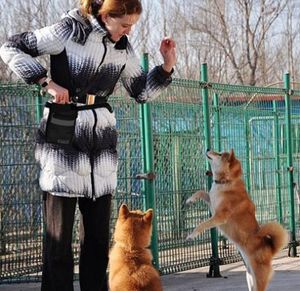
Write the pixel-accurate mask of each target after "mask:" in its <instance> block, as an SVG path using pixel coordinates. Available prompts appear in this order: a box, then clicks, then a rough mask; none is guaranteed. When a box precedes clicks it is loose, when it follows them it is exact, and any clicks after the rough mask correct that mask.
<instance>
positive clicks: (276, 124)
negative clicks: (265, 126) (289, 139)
mask: <svg viewBox="0 0 300 291" xmlns="http://www.w3.org/2000/svg"><path fill="white" fill-rule="evenodd" d="M272 103H273V113H274V142H273V144H274V155H275V165H276V174H275V189H276V200H277V203H276V205H277V219H278V220H279V223H283V221H282V198H281V177H280V151H279V148H280V146H279V136H280V133H279V130H280V129H279V117H278V112H277V104H276V101H275V100H273V102H272Z"/></svg>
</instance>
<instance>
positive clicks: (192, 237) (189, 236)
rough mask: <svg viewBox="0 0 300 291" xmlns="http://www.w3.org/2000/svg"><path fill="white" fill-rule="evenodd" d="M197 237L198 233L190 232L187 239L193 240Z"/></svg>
mask: <svg viewBox="0 0 300 291" xmlns="http://www.w3.org/2000/svg"><path fill="white" fill-rule="evenodd" d="M195 237H196V235H195V234H194V233H193V232H192V233H191V234H189V235H188V236H187V237H186V239H185V240H186V241H192V240H193V239H194V238H195Z"/></svg>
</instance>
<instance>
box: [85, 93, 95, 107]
mask: <svg viewBox="0 0 300 291" xmlns="http://www.w3.org/2000/svg"><path fill="white" fill-rule="evenodd" d="M95 97H96V95H93V94H87V95H86V104H87V105H93V104H94V103H95V99H96V98H95Z"/></svg>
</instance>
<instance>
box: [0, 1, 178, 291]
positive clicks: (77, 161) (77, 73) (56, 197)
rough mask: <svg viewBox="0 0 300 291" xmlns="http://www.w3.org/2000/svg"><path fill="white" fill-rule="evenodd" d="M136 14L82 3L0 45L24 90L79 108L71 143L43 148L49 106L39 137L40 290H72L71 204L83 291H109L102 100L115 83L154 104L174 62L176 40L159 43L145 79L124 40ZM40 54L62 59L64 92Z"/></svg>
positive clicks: (112, 132)
mask: <svg viewBox="0 0 300 291" xmlns="http://www.w3.org/2000/svg"><path fill="white" fill-rule="evenodd" d="M141 12H142V6H141V3H140V1H139V0H105V1H95V0H94V1H86V0H82V1H81V6H80V9H74V10H71V11H69V12H68V13H67V14H66V15H65V16H64V17H63V18H62V19H61V20H60V21H59V22H58V23H56V24H54V25H52V26H49V27H45V28H42V29H39V30H36V31H34V32H26V33H22V34H19V35H15V36H13V37H11V38H10V39H9V40H8V42H6V43H5V44H4V45H3V46H2V47H1V51H0V53H1V57H2V59H3V60H4V62H5V63H7V64H8V65H9V67H10V68H11V69H12V70H13V71H14V72H15V73H16V74H17V75H18V76H19V77H21V78H22V79H23V80H25V81H26V82H27V83H28V84H36V83H38V84H41V85H42V87H43V90H44V91H46V92H48V93H49V94H50V95H52V96H53V102H54V104H55V103H58V104H66V103H69V102H70V101H72V103H75V104H76V106H77V108H80V110H78V115H77V119H76V126H75V133H74V138H73V139H72V144H71V145H68V146H65V145H61V144H59V143H51V142H47V136H46V134H45V132H46V124H47V118H48V115H49V108H45V110H44V116H43V118H42V121H41V124H40V129H39V131H38V138H37V146H36V159H37V161H38V162H39V165H40V167H41V172H40V179H39V181H40V186H41V189H42V190H43V191H44V193H45V194H44V215H45V224H46V239H45V244H44V257H43V277H42V290H43V291H45V290H53V291H60V290H61V291H69V290H73V258H72V251H71V242H72V228H73V223H74V212H75V207H76V203H77V201H78V204H79V209H80V213H81V227H80V242H81V251H80V264H79V274H80V287H81V290H82V291H86V290H90V291H96V290H97V291H98V290H107V285H106V284H107V283H106V268H107V263H108V248H109V220H110V205H111V197H112V195H113V193H114V191H115V188H116V178H117V151H116V145H117V132H116V128H115V125H116V120H115V116H114V113H113V112H112V110H111V108H110V106H109V105H108V103H107V100H108V97H109V95H110V94H111V93H112V92H113V89H114V87H115V84H116V83H117V81H119V80H120V81H121V82H122V84H123V86H124V87H125V88H126V90H127V91H128V92H129V94H130V96H131V97H133V98H134V99H135V100H136V101H137V102H139V103H143V102H146V101H148V100H151V99H153V98H154V97H155V96H157V95H158V94H159V93H160V92H161V90H162V89H164V88H165V87H167V86H168V85H169V84H170V82H171V74H172V72H173V69H172V68H173V66H174V65H175V62H176V54H175V43H174V41H173V40H172V39H164V40H163V41H162V42H161V46H160V52H161V54H162V57H163V60H164V63H163V65H162V66H157V67H155V68H153V69H152V70H151V71H150V72H149V73H148V74H146V73H145V72H144V71H143V70H142V69H141V68H140V66H139V60H138V59H137V58H136V56H135V54H134V52H133V50H132V47H131V45H130V43H129V41H128V38H127V35H128V34H129V33H130V31H131V28H132V26H133V25H134V24H135V23H136V22H137V21H138V19H139V17H140V14H141ZM44 54H49V55H51V56H52V57H53V56H60V55H63V54H65V55H66V62H67V64H68V66H67V67H68V71H69V74H70V78H69V81H71V82H70V83H71V85H70V87H69V88H66V87H64V86H63V85H62V84H63V83H65V82H63V81H62V78H64V77H65V74H62V73H61V74H60V69H62V67H63V62H60V63H59V66H57V63H55V62H53V64H51V67H53V68H52V69H53V71H55V72H56V73H57V72H58V74H56V75H55V81H54V80H52V79H50V78H49V75H48V72H47V70H46V69H45V68H44V67H43V66H42V65H41V64H40V63H39V62H38V61H37V60H36V59H35V57H36V56H39V55H44ZM59 74H60V75H59ZM57 76H58V77H57ZM52 77H53V76H52ZM91 97H92V98H91ZM86 104H92V105H86Z"/></svg>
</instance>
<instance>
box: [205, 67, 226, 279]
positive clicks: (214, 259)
mask: <svg viewBox="0 0 300 291" xmlns="http://www.w3.org/2000/svg"><path fill="white" fill-rule="evenodd" d="M200 75H201V82H205V83H207V82H208V77H207V64H206V63H204V64H202V65H201V74H200ZM201 94H202V110H203V120H204V137H205V147H206V149H210V148H211V135H210V117H209V101H208V86H204V87H203V88H202V89H201ZM206 167H207V168H209V163H208V161H207V160H206ZM211 185H212V177H211V176H208V179H207V188H208V189H210V187H211ZM210 233H211V246H212V256H211V258H210V264H209V273H208V274H207V277H221V274H220V259H219V255H218V233H217V230H216V228H213V229H211V231H210Z"/></svg>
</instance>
